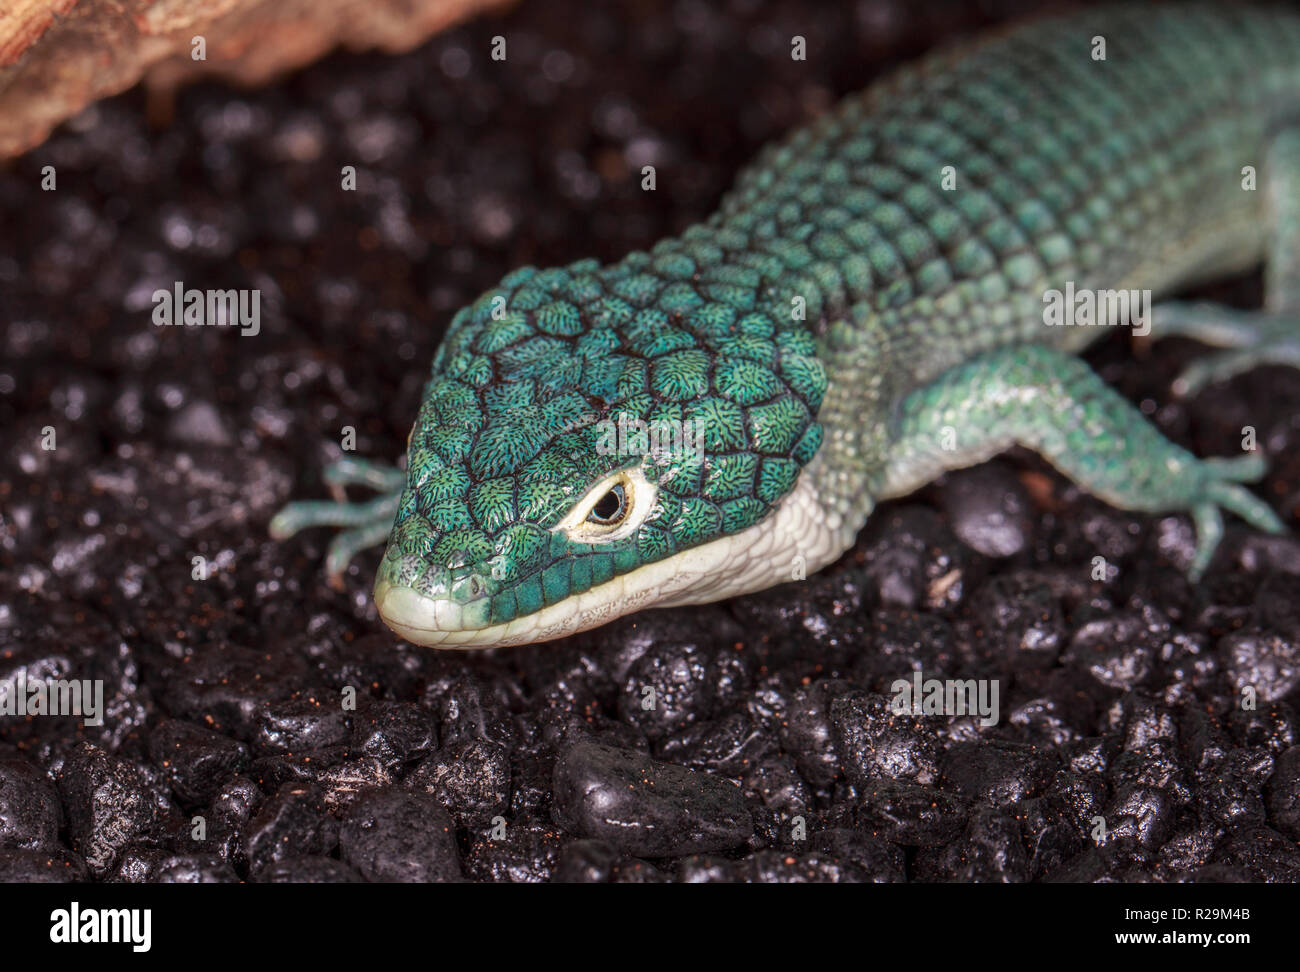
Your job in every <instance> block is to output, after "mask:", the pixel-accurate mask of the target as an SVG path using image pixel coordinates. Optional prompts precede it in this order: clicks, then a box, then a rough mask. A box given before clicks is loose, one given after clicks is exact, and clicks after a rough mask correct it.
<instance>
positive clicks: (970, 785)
mask: <svg viewBox="0 0 1300 972" xmlns="http://www.w3.org/2000/svg"><path fill="white" fill-rule="evenodd" d="M1058 766H1059V762H1058V759H1057V756H1056V754H1055V753H1054V752H1052V751H1051V750H1050V749H1040V748H1038V747H1035V746H1027V745H1022V744H1019V743H1010V742H1003V741H1000V740H991V741H989V742H971V743H957V744H955V745H953V746H951V747H949V749H948V751H947V752H946V753H945V754H944V757H943V763H942V768H943V777H942V779H943V787H944V788H945V789H947V790H951V791H952V792H953V793H959V794H961V795H962V796H965V797H968V798H969V799H971V800H975V801H979V802H983V803H988V804H990V805H992V806H995V807H1002V808H1007V807H1011V806H1014V805H1015V804H1017V803H1019V802H1020V801H1022V800H1027V799H1029V798H1030V797H1034V796H1038V795H1039V794H1040V793H1041V792H1042V791H1043V789H1044V787H1046V786H1047V783H1048V781H1049V780H1051V778H1052V775H1053V774H1054V773H1055V772H1056V769H1057V768H1058Z"/></svg>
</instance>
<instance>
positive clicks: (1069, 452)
mask: <svg viewBox="0 0 1300 972" xmlns="http://www.w3.org/2000/svg"><path fill="white" fill-rule="evenodd" d="M1013 444H1019V445H1022V446H1025V447H1026V448H1029V449H1033V450H1034V451H1035V452H1037V453H1039V454H1040V455H1041V456H1043V458H1045V459H1046V460H1047V461H1048V462H1050V463H1051V464H1052V465H1053V466H1055V467H1056V468H1057V469H1059V470H1060V471H1061V472H1062V473H1064V474H1065V475H1066V476H1068V477H1070V479H1072V480H1073V481H1074V482H1076V483H1078V484H1079V485H1080V486H1081V487H1083V488H1084V489H1086V490H1088V491H1089V492H1090V493H1092V494H1094V495H1095V496H1098V497H1100V498H1101V499H1103V500H1105V501H1106V502H1108V503H1111V504H1112V505H1114V506H1118V507H1121V508H1123V509H1130V510H1138V511H1144V512H1160V511H1166V510H1171V511H1172V510H1178V511H1184V512H1187V513H1190V514H1191V516H1192V519H1193V522H1194V524H1195V526H1196V531H1197V547H1196V552H1195V555H1194V556H1193V558H1192V561H1191V563H1190V564H1189V565H1188V574H1189V576H1190V577H1191V578H1192V579H1193V580H1199V579H1200V577H1201V576H1203V575H1204V573H1205V570H1206V568H1207V567H1208V566H1209V563H1210V561H1211V559H1212V558H1213V556H1214V553H1215V550H1216V549H1217V547H1218V545H1219V541H1220V540H1221V539H1222V537H1223V516H1222V512H1221V511H1222V510H1227V511H1229V512H1231V513H1235V514H1237V515H1238V516H1240V517H1241V518H1242V519H1243V520H1245V521H1246V522H1247V523H1250V524H1251V525H1252V526H1254V527H1256V528H1258V529H1260V530H1263V531H1265V532H1268V533H1280V532H1283V531H1284V530H1285V527H1284V526H1283V524H1282V521H1281V520H1280V519H1279V518H1278V516H1277V514H1276V513H1274V512H1273V510H1272V509H1271V508H1270V507H1269V506H1268V505H1267V504H1266V503H1265V502H1264V501H1263V500H1261V499H1259V498H1258V497H1257V496H1255V495H1254V494H1253V493H1251V492H1250V491H1249V490H1247V489H1246V488H1245V487H1244V486H1243V485H1241V484H1242V483H1243V482H1253V481H1255V480H1257V479H1259V478H1260V477H1261V476H1263V474H1264V472H1265V470H1266V466H1267V463H1266V460H1265V459H1264V457H1263V456H1261V455H1259V454H1248V455H1243V456H1240V457H1236V458H1215V459H1198V458H1197V457H1196V456H1194V455H1192V454H1191V453H1190V452H1188V451H1187V450H1185V449H1183V448H1182V447H1180V446H1178V445H1176V444H1175V443H1173V442H1170V441H1169V440H1168V439H1166V438H1165V437H1164V436H1163V435H1162V434H1161V433H1160V431H1159V430H1158V429H1157V428H1156V427H1155V426H1154V425H1152V424H1151V423H1150V422H1149V421H1148V420H1147V418H1146V417H1145V416H1144V415H1143V414H1142V413H1141V412H1140V411H1139V410H1138V409H1137V408H1136V407H1135V406H1134V405H1133V404H1132V403H1130V402H1129V401H1127V400H1126V399H1125V398H1124V397H1123V396H1121V395H1120V394H1119V393H1118V392H1116V391H1115V390H1114V389H1113V388H1111V387H1110V386H1109V385H1107V384H1106V383H1105V382H1103V381H1102V380H1101V379H1100V378H1099V377H1097V375H1096V374H1095V373H1094V372H1093V371H1092V369H1090V368H1089V367H1088V365H1087V364H1086V363H1085V362H1083V361H1081V360H1079V359H1078V358H1075V357H1072V356H1071V355H1068V354H1064V353H1062V352H1059V351H1054V350H1050V349H1047V348H1042V347H1037V346H1026V347H1018V348H1008V349H1003V350H1000V351H992V352H989V353H987V354H984V355H980V356H979V357H977V358H974V359H972V360H971V361H968V362H966V363H965V364H962V365H959V366H958V367H956V368H953V369H952V370H951V371H948V372H946V373H945V374H944V375H942V376H940V377H939V378H938V379H937V380H935V381H934V382H932V383H931V384H929V385H927V386H925V387H924V388H921V389H918V390H917V391H915V392H913V393H912V394H911V395H909V396H908V397H907V399H905V400H904V402H903V404H902V407H901V411H900V416H899V426H898V434H897V437H896V439H895V441H894V445H893V448H892V449H891V459H890V462H889V464H888V466H886V468H885V470H884V472H883V473H882V477H881V482H880V483H879V488H878V490H877V492H876V495H878V496H880V497H881V498H888V497H891V496H897V495H901V494H902V493H905V492H908V491H910V490H912V489H915V488H916V487H918V486H920V485H922V484H923V483H925V482H928V481H929V480H930V479H933V478H934V477H935V476H937V475H939V474H940V473H941V472H944V471H945V470H948V469H958V468H961V467H962V466H968V465H972V464H973V463H976V462H980V461H982V460H983V459H985V458H988V457H989V456H991V455H993V454H995V453H997V452H1000V451H1002V450H1003V449H1005V448H1007V447H1008V446H1010V445H1013Z"/></svg>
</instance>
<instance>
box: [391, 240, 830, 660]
mask: <svg viewBox="0 0 1300 972" xmlns="http://www.w3.org/2000/svg"><path fill="white" fill-rule="evenodd" d="M651 260H652V258H651V257H650V256H648V255H646V254H634V255H633V256H632V257H629V258H628V259H627V260H625V261H623V263H621V264H619V265H617V266H616V267H612V268H604V269H600V270H598V269H597V266H596V264H595V263H594V262H583V263H579V264H575V265H573V266H570V267H567V268H563V269H559V270H549V271H542V272H539V271H536V270H533V269H532V268H525V269H524V270H521V271H517V272H515V273H513V274H511V275H510V276H509V277H507V278H506V279H505V280H504V281H503V282H502V283H501V285H500V286H499V287H497V288H495V289H494V290H491V291H488V292H487V293H486V294H484V295H483V296H482V297H481V298H479V300H478V301H476V302H475V303H474V304H472V305H470V306H469V307H467V308H465V309H463V310H462V311H460V312H459V314H457V316H456V317H455V319H454V320H453V322H452V325H451V327H450V329H449V331H448V335H447V337H446V339H445V340H444V342H443V344H442V346H441V348H440V349H439V351H438V354H437V356H436V357H435V359H434V366H433V376H432V378H431V380H430V381H429V382H428V384H427V386H426V388H425V392H424V398H423V401H422V404H421V408H420V411H419V415H418V416H417V418H416V421H415V425H414V427H413V428H412V430H411V436H410V439H409V442H408V449H407V459H408V472H407V483H406V487H405V489H404V491H403V494H402V498H401V501H400V506H399V509H398V513H397V516H396V519H395V521H394V525H393V530H392V533H391V534H390V537H389V542H388V548H387V550H386V551H385V554H384V559H383V562H382V564H381V567H380V569H379V573H378V577H377V579H376V585H375V602H376V604H377V606H378V609H379V612H380V615H381V616H382V617H383V619H384V621H385V622H386V623H387V624H388V625H389V626H390V627H392V628H393V629H394V630H395V631H397V632H398V633H399V634H401V635H402V636H403V637H405V638H407V639H409V640H411V641H414V642H416V643H418V644H426V645H436V646H443V647H487V646H490V645H504V644H521V643H527V642H534V641H544V640H548V639H551V638H556V637H561V636H563V635H566V634H571V633H573V632H576V631H581V630H585V629H587V628H591V627H594V626H596V625H598V624H602V623H604V622H606V621H608V620H611V619H613V618H615V617H618V616H619V615H622V614H627V613H630V612H632V611H636V610H640V609H642V608H646V607H654V606H667V605H670V604H686V603H698V602H703V601H709V600H716V599H718V598H721V597H726V596H730V595H732V594H736V593H742V592H744V591H747V590H753V589H756V588H758V587H763V586H767V585H768V584H770V583H772V582H773V580H774V577H780V576H787V577H788V575H789V571H790V568H789V559H790V556H791V555H790V554H783V553H782V549H783V548H781V544H780V543H776V544H775V545H773V543H772V539H771V537H770V536H769V537H768V539H767V540H763V539H762V537H760V536H758V535H757V534H756V531H757V532H758V533H765V534H770V533H771V532H772V530H773V528H774V526H775V527H777V528H779V529H781V530H784V531H785V534H783V536H789V535H792V534H791V533H790V531H791V528H792V524H791V523H789V522H786V523H784V524H773V520H774V519H776V518H773V517H771V516H769V514H771V513H772V512H773V510H774V509H776V508H777V507H783V508H787V507H788V508H790V510H791V512H792V513H793V514H794V515H796V518H798V517H803V518H804V519H808V518H810V517H813V516H814V512H815V511H813V510H812V509H811V507H810V506H809V504H808V503H807V502H805V503H803V504H802V505H801V504H799V503H791V502H783V501H785V500H787V497H789V496H790V494H791V493H792V492H794V491H795V487H796V483H797V482H798V480H799V477H800V471H801V468H802V467H803V466H804V464H806V463H807V462H808V461H809V460H810V459H811V458H812V457H813V455H814V453H815V452H816V451H817V448H818V446H819V444H820V442H821V427H820V426H819V425H818V424H817V422H816V420H815V415H816V409H817V405H818V403H819V402H820V398H821V395H822V393H823V391H824V390H825V376H824V373H823V371H822V368H821V365H820V364H819V362H818V361H817V358H816V354H815V348H814V346H813V343H812V340H811V338H809V337H808V336H807V334H806V333H804V332H802V331H796V330H788V331H782V330H781V329H780V328H779V327H778V326H777V325H776V324H775V323H774V321H773V319H772V318H771V317H770V316H769V315H768V314H765V313H758V312H754V311H746V310H745V309H743V308H738V307H736V306H734V305H733V304H732V303H729V302H727V301H725V300H716V299H714V300H710V299H708V297H707V296H704V295H702V294H701V292H700V291H701V290H707V289H708V288H707V287H702V286H701V284H700V283H699V281H698V280H695V281H693V282H692V281H691V280H690V277H691V274H690V273H688V272H687V269H688V268H687V267H686V266H685V265H680V266H679V267H678V270H679V276H680V274H685V275H686V278H687V279H685V280H683V281H679V282H680V283H681V284H682V285H681V286H673V283H674V281H673V278H672V277H671V276H670V275H668V274H665V272H664V267H663V266H662V265H661V264H662V262H663V261H662V260H661V261H658V265H656V266H655V267H651V266H650V263H651ZM689 262H690V261H689V260H687V263H689ZM651 269H655V270H657V271H658V272H655V273H652V272H649V271H650V270H651ZM732 296H733V298H735V300H737V301H739V302H743V301H741V298H740V297H739V296H738V295H736V294H733V295H732ZM794 531H795V532H796V533H798V532H802V533H803V536H801V537H799V540H800V542H806V541H807V540H808V533H807V529H803V530H802V531H801V528H799V527H798V526H797V525H795V526H794Z"/></svg>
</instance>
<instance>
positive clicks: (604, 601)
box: [375, 466, 858, 648]
mask: <svg viewBox="0 0 1300 972" xmlns="http://www.w3.org/2000/svg"><path fill="white" fill-rule="evenodd" d="M815 482H816V477H815V476H814V475H813V471H812V467H811V466H809V467H808V468H806V469H805V470H804V471H803V472H802V473H801V474H800V476H799V480H798V482H797V483H796V484H795V488H794V489H793V490H791V492H790V494H789V495H788V496H786V497H785V499H783V500H782V501H781V503H780V505H779V506H778V507H777V508H776V510H775V511H774V512H773V513H772V515H770V516H768V517H767V518H766V519H764V520H763V521H761V522H760V523H756V524H755V525H754V526H752V527H749V528H748V529H746V530H742V531H741V532H740V533H737V534H735V535H734V536H728V537H719V538H718V539H716V540H712V541H710V542H708V543H705V544H701V545H700V546H698V547H694V548H692V549H690V550H684V551H682V552H681V553H678V554H676V555H674V556H672V557H667V558H665V559H663V560H659V561H656V562H654V563H650V564H645V565H644V566H642V567H638V568H637V569H636V570H633V571H629V572H628V573H626V574H622V575H620V576H618V577H615V578H612V579H611V580H608V581H606V582H605V583H603V584H599V585H597V586H595V587H593V588H591V589H590V590H587V591H583V592H582V593H580V594H575V595H572V596H571V597H567V598H565V599H564V600H562V601H559V602H557V603H555V604H551V605H548V606H547V607H544V608H542V609H541V610H540V611H534V612H533V613H531V614H526V615H522V616H521V617H518V618H515V619H514V620H512V621H509V622H504V623H499V624H489V625H475V624H474V623H473V620H474V619H472V618H470V617H467V612H466V611H465V610H464V608H463V606H462V605H461V604H459V603H457V602H456V601H453V600H452V599H450V598H434V597H429V596H427V595H425V594H420V593H418V592H417V591H414V590H412V589H411V588H409V587H400V586H394V585H393V584H392V583H390V582H389V581H388V580H386V579H382V578H381V579H380V580H379V581H378V582H377V583H376V585H375V606H376V607H377V608H378V610H379V616H380V617H381V618H382V619H383V621H384V623H385V624H387V625H388V626H389V627H390V628H392V629H393V630H394V631H395V632H397V633H398V634H399V635H401V636H402V637H403V638H405V639H406V640H408V641H411V642H414V643H415V644H417V645H426V646H429V647H435V648H490V647H496V646H503V645H522V644H530V643H533V642H541V641H551V640H553V639H555V638H563V637H565V636H566V635H571V634H576V633H578V632H580V631H586V630H588V629H590V628H595V627H598V626H599V625H602V624H605V623H606V622H608V621H612V620H614V618H617V617H620V616H622V615H624V614H631V613H633V612H634V611H640V610H643V609H645V608H651V607H679V606H682V605H687V604H705V603H708V602H710V601H718V600H722V599H723V598H727V597H734V596H737V595H740V594H748V593H750V592H752V591H756V590H762V589H763V588H766V587H770V586H772V585H773V584H778V583H782V582H784V581H789V580H795V579H802V577H803V576H805V575H806V574H809V573H812V572H814V571H816V570H819V569H820V568H821V567H824V566H825V565H826V564H828V563H830V562H831V561H833V560H835V559H836V558H837V557H838V556H839V555H840V554H841V553H842V552H843V551H844V550H846V549H848V547H850V546H852V544H853V537H854V535H855V534H856V532H857V526H858V524H849V523H846V522H845V521H844V519H843V517H842V516H841V515H840V514H839V513H837V512H835V511H833V510H830V509H827V508H825V507H823V505H822V504H821V503H820V502H819V499H818V494H817V489H816V486H815V485H814V484H815Z"/></svg>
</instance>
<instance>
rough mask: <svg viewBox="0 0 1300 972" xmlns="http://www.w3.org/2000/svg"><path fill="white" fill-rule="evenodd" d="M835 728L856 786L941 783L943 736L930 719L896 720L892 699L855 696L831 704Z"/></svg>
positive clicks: (910, 717) (905, 717)
mask: <svg viewBox="0 0 1300 972" xmlns="http://www.w3.org/2000/svg"><path fill="white" fill-rule="evenodd" d="M831 723H832V725H833V726H834V727H835V743H836V747H837V750H838V752H839V756H840V763H841V765H842V766H843V767H844V775H845V776H847V777H848V778H849V781H850V782H851V783H853V784H854V785H856V786H858V787H866V786H868V785H870V784H871V783H872V782H874V781H876V780H882V779H888V780H910V781H912V782H914V783H922V784H928V783H933V782H934V781H935V780H936V779H937V778H938V776H939V754H940V745H939V736H938V734H937V733H936V732H935V731H934V728H933V726H932V724H931V722H930V721H929V720H927V718H926V717H925V716H920V715H911V714H910V713H909V714H906V715H897V714H895V713H894V711H893V707H892V704H891V699H889V698H888V697H886V696H883V695H874V694H871V693H868V692H862V691H856V690H855V691H851V692H848V693H845V694H844V695H840V696H837V697H836V698H835V699H834V700H833V701H832V702H831Z"/></svg>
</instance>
